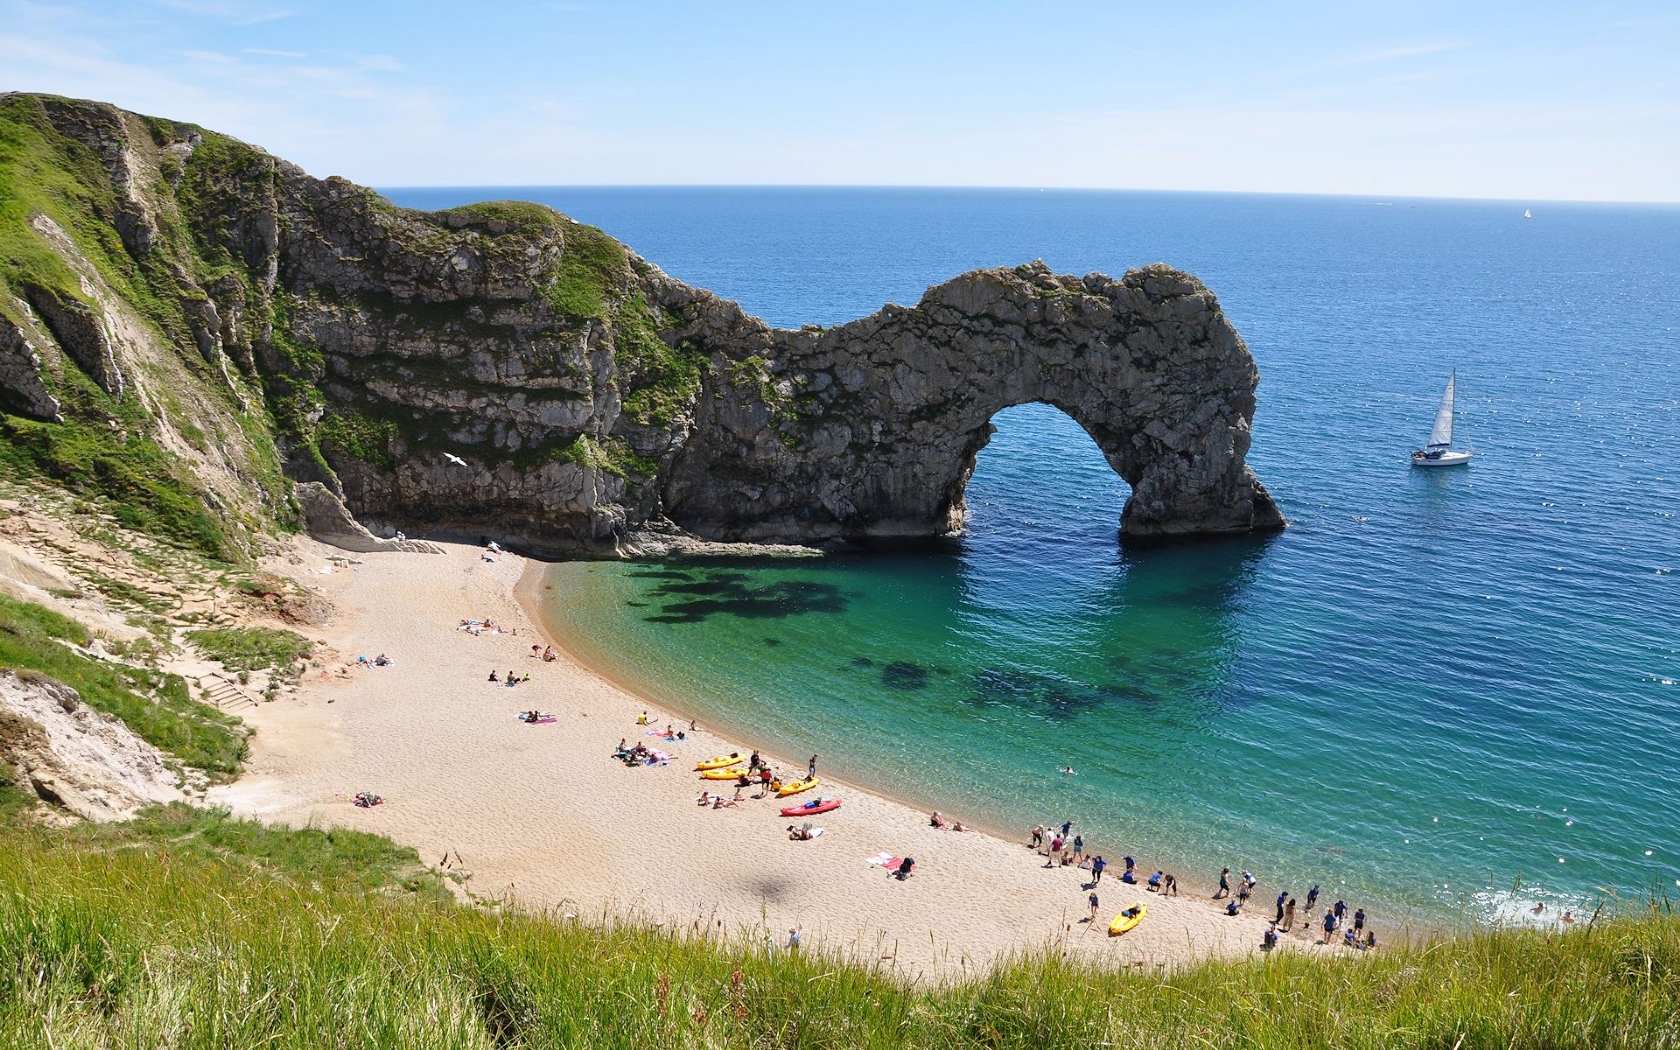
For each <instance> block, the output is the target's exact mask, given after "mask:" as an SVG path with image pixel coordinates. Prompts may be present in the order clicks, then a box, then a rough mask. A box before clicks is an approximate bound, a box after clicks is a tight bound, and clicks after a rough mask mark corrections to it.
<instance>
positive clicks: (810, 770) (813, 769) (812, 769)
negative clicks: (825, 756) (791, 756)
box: [805, 755, 817, 780]
mask: <svg viewBox="0 0 1680 1050" xmlns="http://www.w3.org/2000/svg"><path fill="white" fill-rule="evenodd" d="M816 775H817V756H816V755H812V756H811V764H810V765H808V766H806V767H805V779H807V780H810V779H812V778H814V777H815V776H816Z"/></svg>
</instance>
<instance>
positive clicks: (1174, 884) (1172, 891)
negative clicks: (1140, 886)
mask: <svg viewBox="0 0 1680 1050" xmlns="http://www.w3.org/2000/svg"><path fill="white" fill-rule="evenodd" d="M1161 892H1162V893H1163V894H1166V895H1167V896H1170V897H1176V896H1178V876H1177V875H1174V874H1172V873H1171V872H1168V873H1167V878H1166V883H1165V885H1164V887H1163V888H1162V890H1161Z"/></svg>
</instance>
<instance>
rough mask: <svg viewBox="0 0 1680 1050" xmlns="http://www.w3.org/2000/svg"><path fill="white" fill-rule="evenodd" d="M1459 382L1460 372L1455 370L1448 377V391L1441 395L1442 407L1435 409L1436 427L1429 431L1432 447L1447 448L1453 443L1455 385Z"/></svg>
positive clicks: (1430, 445)
mask: <svg viewBox="0 0 1680 1050" xmlns="http://www.w3.org/2000/svg"><path fill="white" fill-rule="evenodd" d="M1457 382H1458V372H1457V371H1454V372H1453V374H1452V375H1451V376H1449V377H1448V378H1447V391H1446V393H1444V394H1442V395H1441V407H1440V408H1437V409H1436V410H1435V429H1434V430H1431V431H1430V432H1429V447H1430V448H1446V447H1447V446H1449V445H1451V444H1452V424H1453V387H1454V385H1456V384H1457Z"/></svg>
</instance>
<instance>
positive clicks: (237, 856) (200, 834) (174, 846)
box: [54, 803, 454, 901]
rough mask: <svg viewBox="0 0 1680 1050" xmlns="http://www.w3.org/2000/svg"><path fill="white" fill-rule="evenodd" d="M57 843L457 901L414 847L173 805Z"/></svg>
mask: <svg viewBox="0 0 1680 1050" xmlns="http://www.w3.org/2000/svg"><path fill="white" fill-rule="evenodd" d="M54 838H55V839H57V840H59V841H62V842H65V843H69V844H74V845H78V846H82V847H84V848H93V847H97V848H101V849H139V848H146V849H151V850H154V851H163V852H166V853H167V855H168V856H169V857H170V858H172V859H173V858H191V859H193V860H200V861H202V860H211V861H217V862H220V863H223V864H226V865H228V866H231V867H233V868H236V869H243V870H246V871H251V872H263V873H267V874H271V875H278V876H281V877H284V878H289V879H294V880H298V881H301V882H304V883H306V884H309V885H315V886H331V887H335V888H338V889H344V890H360V891H364V892H372V891H396V890H401V891H404V892H408V893H412V894H415V895H416V896H417V897H419V898H421V899H424V900H438V901H448V900H453V899H454V897H453V895H452V894H451V893H450V892H449V890H448V889H447V887H445V886H444V884H443V881H442V880H441V879H440V878H439V877H438V876H437V875H435V874H433V873H432V872H430V871H429V870H427V869H426V868H425V867H424V866H423V865H422V864H421V863H420V857H419V855H418V854H416V853H415V852H414V850H412V849H409V848H407V847H405V846H398V845H397V844H396V843H394V842H392V841H391V840H390V839H388V838H386V837H384V836H383V835H374V834H370V833H368V832H365V831H355V830H353V829H350V828H331V829H323V828H298V829H293V828H287V827H284V826H281V825H269V824H263V823H261V822H259V821H255V820H239V819H236V818H234V817H232V816H230V815H229V814H228V812H227V810H225V809H217V808H198V807H195V806H189V805H185V804H183V803H175V804H173V805H168V806H154V807H152V808H150V809H147V810H143V811H141V813H140V814H139V815H138V816H136V817H135V818H134V819H133V820H130V821H127V822H125V823H122V824H77V825H74V826H72V827H70V828H67V829H65V830H63V831H61V832H58V833H56V834H55V836H54Z"/></svg>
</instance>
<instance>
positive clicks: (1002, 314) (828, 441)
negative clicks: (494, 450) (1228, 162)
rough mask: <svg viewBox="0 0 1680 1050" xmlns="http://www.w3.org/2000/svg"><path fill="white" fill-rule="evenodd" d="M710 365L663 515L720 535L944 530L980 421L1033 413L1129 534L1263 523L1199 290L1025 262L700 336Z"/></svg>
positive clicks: (1240, 351)
mask: <svg viewBox="0 0 1680 1050" xmlns="http://www.w3.org/2000/svg"><path fill="white" fill-rule="evenodd" d="M707 335H710V338H703V339H702V341H701V342H700V345H701V347H702V349H705V350H709V351H711V364H712V368H711V372H710V375H709V377H708V380H707V382H706V383H705V385H704V387H703V389H702V391H701V395H700V400H699V404H698V406H697V411H696V419H695V426H694V430H693V431H692V432H691V434H690V435H689V438H688V440H687V441H686V442H685V443H684V447H683V449H682V450H681V452H680V453H679V454H678V456H677V457H676V459H675V461H674V462H673V464H672V468H671V471H670V474H669V475H668V480H667V482H666V485H665V487H664V491H663V494H662V495H663V500H664V509H665V512H666V513H667V515H668V516H669V517H670V518H671V520H673V521H674V522H675V523H676V524H678V525H679V526H681V527H683V528H684V529H687V530H689V531H691V532H694V533H697V534H699V535H702V536H706V537H708V538H714V539H727V540H799V541H814V540H815V541H820V540H826V539H836V538H839V539H849V540H854V541H867V540H914V539H927V538H932V537H935V536H939V535H942V534H944V533H946V532H949V531H950V530H951V528H952V527H953V526H954V525H956V524H959V522H957V521H954V520H953V511H954V510H955V509H956V508H960V507H961V505H962V504H961V494H962V490H963V488H964V487H965V486H966V484H967V481H968V477H969V475H970V474H971V473H972V471H973V467H974V456H975V454H976V453H977V452H978V451H979V449H980V448H981V447H982V446H983V445H984V443H985V440H986V439H987V437H988V436H989V433H990V432H989V430H988V429H987V428H988V427H989V426H990V422H991V419H992V417H993V416H994V415H995V414H996V413H998V412H999V411H1001V410H1003V409H1005V408H1008V407H1011V406H1013V405H1019V404H1024V403H1027V402H1033V401H1042V402H1047V403H1049V404H1052V405H1054V406H1056V407H1057V408H1059V409H1061V410H1062V411H1063V412H1065V413H1067V414H1068V415H1069V416H1071V417H1072V418H1073V419H1074V420H1075V421H1076V422H1078V423H1079V424H1080V425H1081V426H1083V427H1084V428H1085V431H1086V432H1087V433H1088V434H1090V435H1091V438H1092V439H1093V440H1094V441H1095V442H1096V444H1097V447H1098V448H1099V449H1100V450H1101V451H1102V453H1103V455H1104V456H1105V457H1106V458H1107V460H1108V463H1109V465H1110V466H1112V467H1113V468H1114V470H1115V472H1116V473H1117V474H1119V475H1120V476H1121V477H1122V478H1123V479H1125V481H1126V482H1127V483H1128V484H1129V485H1130V486H1131V488H1132V495H1131V498H1130V499H1129V500H1128V501H1127V503H1126V507H1125V510H1124V512H1123V514H1122V517H1121V531H1122V533H1123V534H1124V535H1125V536H1127V537H1130V538H1135V539H1146V538H1159V537H1168V536H1178V535H1192V534H1210V533H1233V532H1248V531H1253V530H1259V529H1272V528H1279V527H1281V526H1282V525H1283V518H1282V516H1281V515H1280V514H1279V512H1278V510H1277V507H1276V505H1275V504H1274V503H1273V502H1272V499H1271V497H1270V496H1269V495H1268V494H1267V492H1266V490H1265V488H1264V486H1262V485H1261V484H1260V482H1259V480H1258V479H1257V478H1256V477H1255V476H1254V473H1253V472H1252V471H1251V470H1250V469H1249V468H1248V467H1247V465H1246V464H1245V462H1244V457H1245V455H1246V453H1247V451H1248V447H1249V438H1250V425H1251V422H1252V419H1253V415H1254V405H1255V401H1254V390H1255V387H1256V385H1257V384H1258V382H1259V374H1258V372H1257V371H1256V369H1255V367H1254V361H1253V359H1252V358H1251V357H1250V356H1249V353H1248V348H1247V347H1246V346H1245V345H1244V344H1243V342H1242V339H1241V338H1240V337H1239V336H1238V335H1237V333H1236V331H1235V329H1233V328H1232V327H1231V325H1230V322H1229V321H1227V320H1226V318H1225V316H1224V314H1223V312H1222V311H1221V310H1220V308H1219V303H1218V300H1217V299H1215V297H1214V295H1213V293H1212V292H1210V291H1208V290H1207V289H1206V288H1205V287H1203V286H1202V284H1201V282H1199V281H1197V280H1196V279H1195V278H1193V277H1190V276H1188V275H1186V274H1183V273H1179V272H1178V271H1175V270H1172V269H1170V268H1168V267H1165V266H1153V267H1149V268H1146V269H1143V270H1134V271H1131V272H1129V273H1127V274H1126V275H1125V276H1124V277H1123V278H1121V279H1119V280H1114V279H1112V278H1108V277H1105V276H1102V275H1100V274H1092V275H1089V276H1087V277H1084V278H1078V277H1069V276H1057V275H1054V274H1052V273H1051V272H1050V271H1049V269H1048V268H1047V267H1045V266H1044V265H1043V264H1042V263H1035V264H1033V265H1031V266H1023V267H1017V268H1015V269H1013V270H985V271H976V272H973V273H969V274H964V275H963V276H961V277H957V278H955V279H953V280H951V281H948V282H946V283H945V284H942V285H939V286H937V287H934V288H930V289H929V290H928V292H927V294H926V295H925V296H924V297H923V299H922V301H921V303H920V304H918V305H917V306H916V307H914V308H910V309H906V308H903V307H898V306H887V307H885V308H884V309H882V310H881V311H879V312H878V313H876V314H874V315H872V316H870V317H866V318H863V319H861V320H857V321H853V322H850V323H848V324H845V325H840V326H837V327H834V328H816V327H807V328H804V329H801V330H799V331H776V330H771V329H769V328H766V327H764V326H763V325H761V324H757V323H756V322H751V320H750V319H747V322H744V323H742V324H740V325H737V326H733V328H732V330H730V331H728V332H727V333H726V334H725V333H716V330H715V329H714V332H713V333H707Z"/></svg>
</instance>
